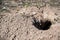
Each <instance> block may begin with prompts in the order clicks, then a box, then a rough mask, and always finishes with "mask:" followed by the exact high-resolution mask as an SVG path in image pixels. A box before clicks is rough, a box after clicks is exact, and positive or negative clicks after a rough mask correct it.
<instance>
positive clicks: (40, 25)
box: [32, 18, 52, 30]
mask: <svg viewBox="0 0 60 40" xmlns="http://www.w3.org/2000/svg"><path fill="white" fill-rule="evenodd" d="M32 23H33V25H34V26H35V27H36V28H37V29H39V30H48V29H49V28H50V26H51V25H52V23H51V21H48V20H46V21H42V20H41V21H40V22H39V21H38V20H36V19H35V18H33V22H32Z"/></svg>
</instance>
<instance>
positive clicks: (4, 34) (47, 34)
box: [0, 5, 60, 40]
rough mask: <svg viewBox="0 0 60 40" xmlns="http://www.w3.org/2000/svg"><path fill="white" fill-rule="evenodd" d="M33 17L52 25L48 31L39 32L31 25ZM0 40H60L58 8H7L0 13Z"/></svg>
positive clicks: (59, 12)
mask: <svg viewBox="0 0 60 40" xmlns="http://www.w3.org/2000/svg"><path fill="white" fill-rule="evenodd" d="M32 15H33V16H32ZM41 16H42V17H41ZM33 17H35V18H36V19H37V20H41V19H44V20H50V21H51V22H52V25H51V26H50V28H49V29H48V30H39V29H37V28H36V27H35V26H34V25H32V21H33V19H32V18H33ZM0 40H60V10H59V8H54V7H51V6H49V5H46V6H45V7H41V8H37V7H35V6H29V7H24V8H21V7H16V8H7V10H6V11H3V12H1V13H0Z"/></svg>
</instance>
